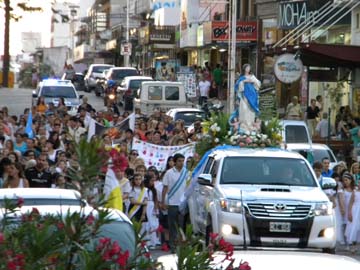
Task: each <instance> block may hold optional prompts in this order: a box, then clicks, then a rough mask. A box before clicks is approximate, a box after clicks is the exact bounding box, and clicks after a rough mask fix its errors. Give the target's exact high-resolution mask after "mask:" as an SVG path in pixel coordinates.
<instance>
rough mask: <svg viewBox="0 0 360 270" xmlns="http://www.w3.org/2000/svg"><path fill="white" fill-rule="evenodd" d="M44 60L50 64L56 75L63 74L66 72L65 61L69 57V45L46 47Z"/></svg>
mask: <svg viewBox="0 0 360 270" xmlns="http://www.w3.org/2000/svg"><path fill="white" fill-rule="evenodd" d="M43 50H44V55H43V62H44V64H48V65H50V66H51V67H52V68H53V70H54V72H55V75H56V76H59V77H60V76H61V75H62V74H63V72H64V63H65V60H66V59H67V58H68V55H69V49H68V47H52V48H44V49H43Z"/></svg>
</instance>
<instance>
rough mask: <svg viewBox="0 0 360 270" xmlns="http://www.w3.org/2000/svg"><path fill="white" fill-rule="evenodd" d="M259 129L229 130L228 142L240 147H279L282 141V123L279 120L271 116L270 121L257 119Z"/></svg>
mask: <svg viewBox="0 0 360 270" xmlns="http://www.w3.org/2000/svg"><path fill="white" fill-rule="evenodd" d="M257 122H258V123H257V124H259V126H260V129H259V130H256V129H254V130H253V131H248V130H246V131H242V130H241V131H240V132H239V131H236V130H235V131H230V132H229V134H230V142H231V144H232V145H239V146H240V147H256V148H257V147H280V145H281V142H282V136H281V132H282V125H281V123H280V120H279V119H277V118H273V119H271V120H270V121H260V120H257Z"/></svg>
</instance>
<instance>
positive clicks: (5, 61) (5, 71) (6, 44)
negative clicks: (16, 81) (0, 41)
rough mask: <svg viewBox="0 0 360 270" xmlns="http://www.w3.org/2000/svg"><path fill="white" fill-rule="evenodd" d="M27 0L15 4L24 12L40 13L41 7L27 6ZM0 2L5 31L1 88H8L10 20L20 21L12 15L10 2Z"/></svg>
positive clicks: (0, 0)
mask: <svg viewBox="0 0 360 270" xmlns="http://www.w3.org/2000/svg"><path fill="white" fill-rule="evenodd" d="M28 1H29V0H25V2H21V3H17V6H18V7H20V8H21V9H22V10H24V11H29V12H33V11H42V8H41V7H33V6H29V5H28ZM0 2H4V10H5V29H4V59H3V72H2V75H3V81H2V83H3V86H4V87H8V84H9V81H8V75H9V68H10V35H9V34H10V19H11V18H14V19H15V20H18V19H20V17H16V15H15V14H12V13H11V11H12V10H13V9H12V7H11V5H10V0H0Z"/></svg>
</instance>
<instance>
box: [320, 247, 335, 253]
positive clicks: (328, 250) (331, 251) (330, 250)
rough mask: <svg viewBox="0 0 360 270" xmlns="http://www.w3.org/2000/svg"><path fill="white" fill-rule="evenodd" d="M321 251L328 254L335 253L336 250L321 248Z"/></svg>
mask: <svg viewBox="0 0 360 270" xmlns="http://www.w3.org/2000/svg"><path fill="white" fill-rule="evenodd" d="M322 252H323V253H328V254H335V253H336V250H335V248H323V250H322Z"/></svg>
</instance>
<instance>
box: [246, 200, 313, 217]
mask: <svg viewBox="0 0 360 270" xmlns="http://www.w3.org/2000/svg"><path fill="white" fill-rule="evenodd" d="M247 208H248V210H249V212H250V214H251V215H253V216H254V217H256V218H279V219H303V218H306V217H307V216H308V215H309V213H310V210H311V205H296V204H277V203H275V204H260V203H248V204H247Z"/></svg>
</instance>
